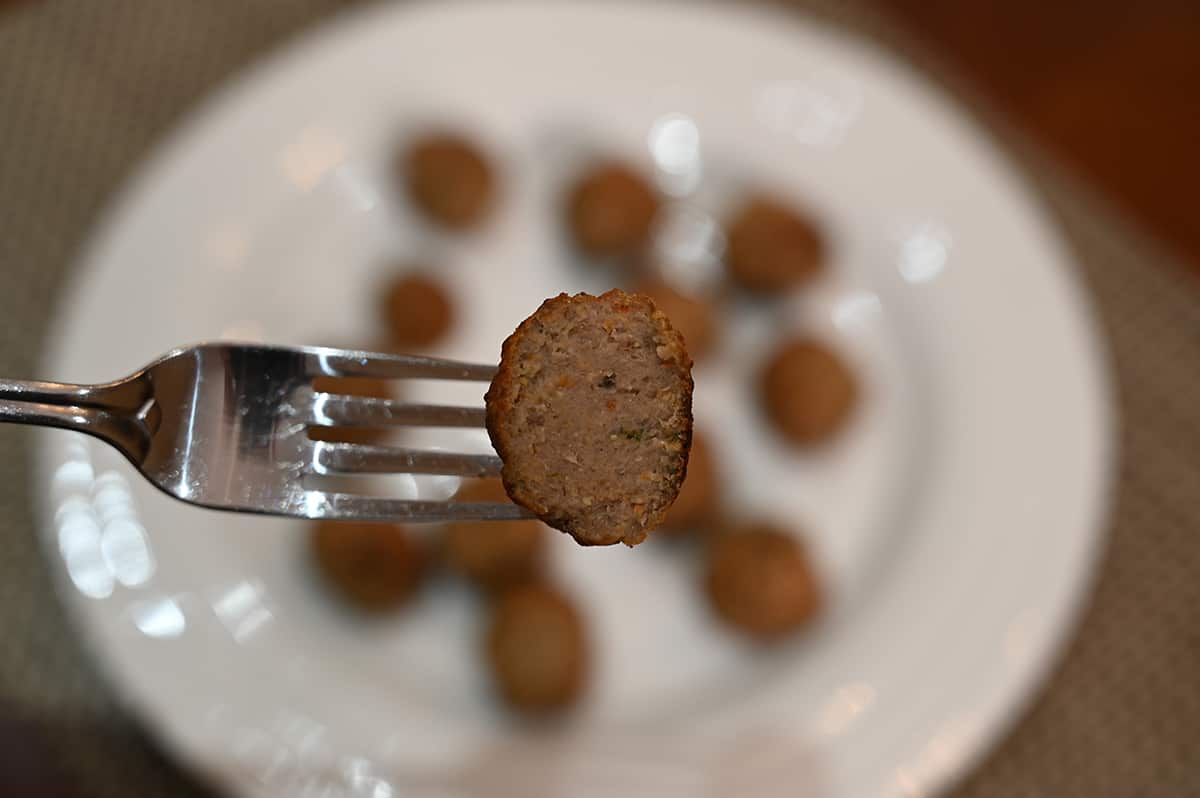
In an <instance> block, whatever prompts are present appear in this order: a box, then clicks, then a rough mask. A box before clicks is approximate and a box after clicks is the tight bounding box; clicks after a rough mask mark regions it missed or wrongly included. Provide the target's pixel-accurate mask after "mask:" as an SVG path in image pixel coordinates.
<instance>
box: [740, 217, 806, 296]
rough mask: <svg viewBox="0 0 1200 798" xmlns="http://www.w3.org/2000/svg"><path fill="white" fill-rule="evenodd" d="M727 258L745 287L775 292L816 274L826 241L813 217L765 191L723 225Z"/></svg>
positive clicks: (762, 291)
mask: <svg viewBox="0 0 1200 798" xmlns="http://www.w3.org/2000/svg"><path fill="white" fill-rule="evenodd" d="M726 236H727V242H726V251H725V264H726V267H727V268H728V269H729V274H730V275H731V276H732V277H733V278H734V279H735V280H736V281H737V282H738V283H740V284H741V285H742V286H743V287H744V288H746V289H748V290H751V291H755V292H759V293H776V292H780V291H785V290H787V289H789V288H793V287H795V286H797V285H800V284H801V283H803V282H804V281H806V280H808V279H809V278H811V277H812V276H813V275H814V274H816V273H817V272H818V271H819V270H820V267H821V263H822V259H823V258H824V249H825V245H824V241H823V240H822V238H821V233H820V231H819V230H817V228H816V227H815V226H814V225H813V223H812V222H811V221H809V220H808V219H806V218H805V217H804V216H802V215H800V214H799V213H797V212H796V211H795V210H794V209H792V208H790V207H788V205H787V204H785V203H783V202H781V201H779V200H777V199H774V198H771V197H766V196H758V197H753V198H751V199H750V200H749V201H748V202H746V203H745V204H744V205H743V206H742V208H741V209H740V210H739V211H738V213H737V214H736V215H735V216H734V217H733V219H732V220H731V221H730V223H729V225H728V227H727V229H726Z"/></svg>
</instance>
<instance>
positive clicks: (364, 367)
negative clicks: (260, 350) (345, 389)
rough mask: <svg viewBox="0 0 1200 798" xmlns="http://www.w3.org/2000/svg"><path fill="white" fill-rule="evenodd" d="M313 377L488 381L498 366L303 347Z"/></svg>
mask: <svg viewBox="0 0 1200 798" xmlns="http://www.w3.org/2000/svg"><path fill="white" fill-rule="evenodd" d="M299 351H301V352H303V353H304V355H305V367H306V369H307V372H308V375H309V376H310V377H319V376H326V377H375V378H378V379H426V378H428V379H445V380H472V381H478V382H487V381H489V380H491V379H492V376H493V375H495V373H496V367H495V366H489V365H485V364H480V363H460V362H459V361H457V360H443V359H441V358H436V357H422V356H420V355H389V354H383V353H379V352H362V351H357V350H352V349H331V348H328V347H321V346H306V347H300V348H299Z"/></svg>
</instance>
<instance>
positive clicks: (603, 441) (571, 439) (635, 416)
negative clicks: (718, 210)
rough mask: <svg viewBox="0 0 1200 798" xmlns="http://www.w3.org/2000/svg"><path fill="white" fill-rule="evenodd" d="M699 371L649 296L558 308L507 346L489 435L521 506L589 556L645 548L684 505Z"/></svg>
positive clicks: (535, 319)
mask: <svg viewBox="0 0 1200 798" xmlns="http://www.w3.org/2000/svg"><path fill="white" fill-rule="evenodd" d="M691 367H692V362H691V358H689V357H688V354H687V350H686V349H685V348H684V344H683V338H682V336H680V335H679V333H678V332H676V331H675V329H674V328H673V327H672V326H671V323H670V322H669V321H668V320H667V317H666V316H664V315H663V314H662V313H661V312H659V311H658V309H657V308H655V306H654V303H653V302H652V301H651V300H650V299H649V298H648V297H645V296H642V295H640V294H627V293H625V292H623V291H616V290H613V291H609V292H608V293H605V294H603V295H601V296H599V297H595V296H590V295H588V294H576V295H575V296H568V295H566V294H562V295H560V296H558V297H555V298H553V299H548V300H546V302H544V303H543V304H542V306H541V307H540V308H538V310H537V312H536V313H534V314H533V315H532V316H530V317H529V318H528V319H526V320H525V321H523V322H521V325H520V326H519V327H517V329H516V332H514V333H513V334H512V335H510V336H509V337H508V339H507V340H506V341H505V342H504V347H503V349H502V352H501V357H500V368H499V370H498V371H497V372H496V376H495V377H494V378H493V380H492V384H491V387H490V388H489V389H488V392H487V399H486V402H487V427H488V433H489V434H490V435H491V439H492V444H493V445H494V446H495V447H496V452H497V453H498V454H499V455H500V458H501V459H502V460H503V461H504V468H503V471H502V474H501V476H502V478H503V480H504V488H505V490H506V491H507V492H508V495H509V496H510V497H511V498H512V500H513V501H514V502H516V503H517V504H520V505H522V506H524V507H527V508H528V509H530V510H532V511H533V512H534V513H536V514H537V515H538V517H540V518H541V519H542V520H543V521H545V522H546V523H547V524H549V525H550V526H552V527H554V528H556V529H560V530H562V531H564V532H567V533H569V534H571V535H572V536H573V537H574V538H575V540H576V541H578V542H579V543H581V544H584V545H608V544H612V543H618V542H623V543H625V544H627V545H630V546H632V545H635V544H637V543H640V542H641V541H642V540H644V539H645V537H646V534H647V533H648V532H649V531H650V530H651V529H653V528H654V527H655V526H657V525H658V524H659V523H660V522H661V521H662V519H663V517H664V516H665V514H666V512H667V508H668V507H670V505H671V502H673V501H674V500H675V497H676V496H677V495H678V494H679V487H680V485H681V484H682V483H683V478H684V475H685V473H686V470H687V460H688V451H689V449H690V447H691V438H692V372H691Z"/></svg>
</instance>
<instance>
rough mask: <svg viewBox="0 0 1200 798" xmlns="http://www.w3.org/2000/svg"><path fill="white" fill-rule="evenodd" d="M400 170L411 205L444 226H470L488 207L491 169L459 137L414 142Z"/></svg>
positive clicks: (480, 154)
mask: <svg viewBox="0 0 1200 798" xmlns="http://www.w3.org/2000/svg"><path fill="white" fill-rule="evenodd" d="M402 171H403V177H404V181H405V184H406V185H407V187H408V193H409V196H410V197H411V198H412V201H413V203H414V204H415V205H416V206H417V207H418V208H420V209H421V210H422V211H424V212H425V214H426V215H427V216H428V217H429V218H431V219H432V220H433V221H435V222H438V223H440V224H442V225H444V226H446V227H449V228H452V229H456V230H457V229H465V228H468V227H472V226H474V225H476V224H478V223H479V222H480V221H481V220H482V219H483V218H484V216H486V215H487V212H488V210H489V209H490V208H491V205H492V202H493V195H494V193H495V182H496V181H495V177H494V174H493V171H492V167H491V165H490V164H489V163H488V160H487V157H486V156H485V155H484V154H483V152H481V151H480V150H479V149H478V148H477V147H475V146H474V145H473V144H472V143H471V142H469V141H467V140H466V139H465V138H463V137H462V136H459V135H457V134H454V133H433V134H429V135H426V136H423V137H421V138H419V139H417V140H416V141H414V142H412V144H411V146H409V148H408V150H407V151H406V152H405V153H404V158H403V160H402Z"/></svg>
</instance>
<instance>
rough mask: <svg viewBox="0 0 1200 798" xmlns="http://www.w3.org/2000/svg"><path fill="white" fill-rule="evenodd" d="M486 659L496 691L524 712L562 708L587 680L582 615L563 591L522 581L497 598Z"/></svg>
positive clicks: (572, 699) (575, 695) (576, 697)
mask: <svg viewBox="0 0 1200 798" xmlns="http://www.w3.org/2000/svg"><path fill="white" fill-rule="evenodd" d="M487 658H488V664H489V665H490V666H491V671H492V678H493V680H494V682H495V684H496V687H497V689H498V690H499V692H500V695H501V696H503V697H504V699H505V700H506V701H507V702H508V703H509V704H510V705H512V706H513V707H515V708H517V709H521V710H525V711H533V712H539V711H547V710H555V709H563V708H564V707H567V706H568V705H570V704H572V703H574V702H575V701H576V700H577V699H578V698H579V695H580V694H581V693H582V692H583V688H584V686H585V684H586V681H587V674H588V644H587V637H586V634H585V631H584V626H583V619H582V618H581V617H580V615H579V612H578V610H576V609H575V607H574V605H573V604H572V603H571V602H570V601H569V600H568V599H567V597H566V596H564V595H563V594H561V593H559V592H558V591H557V590H554V589H553V588H551V587H548V586H546V585H522V586H520V587H517V588H513V589H512V590H510V591H508V592H506V593H505V594H504V595H503V596H501V597H500V600H499V601H498V602H497V604H496V606H495V609H494V611H493V613H492V618H491V625H490V626H489V628H488V632H487Z"/></svg>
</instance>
